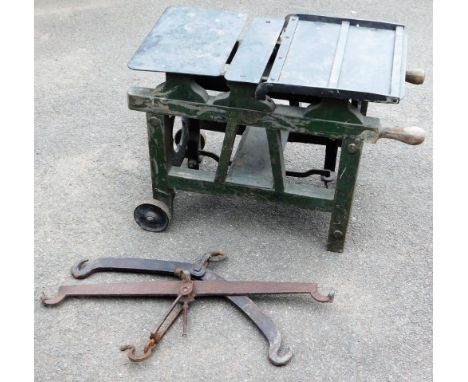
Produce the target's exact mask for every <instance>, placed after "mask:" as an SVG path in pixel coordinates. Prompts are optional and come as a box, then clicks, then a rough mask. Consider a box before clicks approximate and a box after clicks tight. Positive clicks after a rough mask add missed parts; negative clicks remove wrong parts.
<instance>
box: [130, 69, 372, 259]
mask: <svg viewBox="0 0 468 382" xmlns="http://www.w3.org/2000/svg"><path fill="white" fill-rule="evenodd" d="M228 85H229V87H230V92H226V93H221V94H218V95H217V96H210V95H208V93H207V91H206V90H205V89H203V88H202V87H201V86H200V85H198V84H197V83H196V82H195V80H194V79H193V78H192V77H190V76H177V75H169V74H168V75H167V76H166V82H164V83H163V84H161V85H159V86H158V87H157V88H156V89H148V88H140V87H132V88H130V90H129V92H128V105H129V108H130V109H132V110H137V111H142V112H145V113H146V114H147V125H148V143H149V153H150V164H151V178H152V184H153V197H154V198H155V199H158V200H161V201H163V202H164V203H166V204H167V205H168V207H169V208H170V209H172V201H173V197H174V194H175V189H181V190H186V191H193V192H200V193H208V194H218V195H226V196H242V197H253V198H256V199H257V200H261V201H268V202H278V203H285V204H290V205H294V206H298V207H302V208H309V209H319V210H322V211H328V212H331V213H332V216H331V222H330V229H329V235H328V246H327V248H328V250H330V251H334V252H342V251H343V247H344V242H345V237H346V232H347V227H348V222H349V217H350V211H351V205H352V202H353V193H354V188H355V184H356V177H357V172H358V168H359V159H360V156H361V151H362V147H363V143H364V142H372V143H375V142H376V141H377V139H378V137H379V128H380V122H379V120H378V119H376V118H370V117H367V116H364V115H363V114H361V113H360V111H359V109H358V108H357V107H356V106H354V105H352V104H351V103H349V102H347V101H340V100H323V101H322V102H320V103H318V104H313V105H310V106H309V107H307V108H298V107H290V106H285V105H275V104H274V103H273V102H272V101H271V100H269V99H266V100H264V101H259V100H256V99H255V97H254V92H255V87H254V86H245V85H240V84H236V83H229V84H228ZM175 116H180V117H186V118H192V119H198V120H206V121H214V122H218V123H222V124H225V126H226V128H225V136H224V141H223V146H222V150H221V155H220V161H219V164H218V168H217V171H216V173H209V172H206V171H203V170H194V169H188V168H182V167H175V166H172V155H173V138H172V136H173V124H174V117H175ZM242 125H245V126H257V127H261V128H265V129H266V133H267V141H268V149H269V150H268V153H269V161H270V164H271V169H272V175H273V187H270V188H268V187H266V186H265V185H264V184H265V182H261V179H258V177H256V176H254V175H250V174H245V175H243V177H242V178H241V179H237V178H236V180H235V181H236V183H234V182H233V181H232V180H229V177H228V171H229V168H230V164H229V163H230V159H231V155H232V150H233V145H234V140H235V137H236V133H237V130H238V128H239V126H242ZM285 131H287V132H295V133H302V134H309V135H316V136H321V137H325V138H328V139H333V140H339V141H341V142H342V150H341V157H340V163H339V169H338V172H337V184H336V188H335V190H334V191H333V190H328V189H324V188H318V187H313V186H310V185H307V186H306V185H299V184H292V183H287V182H286V175H285V168H284V158H283V145H282V142H281V134H282V132H283V134H284V132H285ZM267 155H268V154H267Z"/></svg>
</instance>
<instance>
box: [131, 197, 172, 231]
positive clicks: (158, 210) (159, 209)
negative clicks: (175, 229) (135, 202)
mask: <svg viewBox="0 0 468 382" xmlns="http://www.w3.org/2000/svg"><path fill="white" fill-rule="evenodd" d="M133 217H134V219H135V221H136V223H137V224H138V225H139V226H140V227H141V228H142V229H144V230H145V231H151V232H162V231H164V230H166V228H167V226H168V225H169V222H170V221H171V217H172V214H171V211H170V209H169V207H168V206H167V204H166V203H164V202H162V201H160V200H153V201H151V202H147V203H143V204H140V205H139V206H138V207H137V208H135V211H134V212H133Z"/></svg>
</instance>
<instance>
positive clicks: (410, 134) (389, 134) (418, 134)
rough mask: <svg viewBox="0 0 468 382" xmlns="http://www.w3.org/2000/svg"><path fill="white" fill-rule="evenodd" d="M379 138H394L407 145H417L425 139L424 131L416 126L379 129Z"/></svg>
mask: <svg viewBox="0 0 468 382" xmlns="http://www.w3.org/2000/svg"><path fill="white" fill-rule="evenodd" d="M380 138H388V139H395V140H397V141H400V142H403V143H406V144H408V145H419V144H421V143H423V142H424V140H425V139H426V132H425V131H424V130H423V129H421V128H420V127H416V126H410V127H403V128H400V127H398V128H393V129H391V128H383V129H381V130H380V131H379V139H380Z"/></svg>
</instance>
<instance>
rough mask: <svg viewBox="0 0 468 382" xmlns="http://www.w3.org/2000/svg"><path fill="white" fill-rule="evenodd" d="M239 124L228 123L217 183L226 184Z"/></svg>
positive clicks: (216, 176)
mask: <svg viewBox="0 0 468 382" xmlns="http://www.w3.org/2000/svg"><path fill="white" fill-rule="evenodd" d="M237 128H238V126H237V124H235V123H233V122H228V123H227V125H226V132H225V134H224V140H223V147H222V148H221V154H220V156H219V162H218V168H217V169H216V175H215V182H216V183H224V182H225V181H226V177H227V172H228V169H229V161H230V160H231V155H232V149H233V147H234V141H235V139H236V134H237Z"/></svg>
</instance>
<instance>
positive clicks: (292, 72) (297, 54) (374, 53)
mask: <svg viewBox="0 0 468 382" xmlns="http://www.w3.org/2000/svg"><path fill="white" fill-rule="evenodd" d="M405 70H406V33H405V30H404V27H403V26H402V25H396V24H389V23H381V22H373V21H363V20H354V19H342V18H335V17H324V16H313V15H293V16H290V18H289V22H288V25H287V27H286V30H285V31H284V32H283V33H282V35H281V45H280V48H279V50H278V54H277V55H276V58H275V61H274V63H273V67H272V69H271V71H270V74H269V77H268V80H267V82H266V83H262V84H260V85H259V87H258V89H257V95H259V94H260V97H261V94H262V93H263V94H264V93H266V92H279V93H288V94H303V95H312V96H323V97H333V98H352V99H355V100H363V101H377V102H388V103H398V102H399V100H400V98H402V97H403V95H404V85H405Z"/></svg>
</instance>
